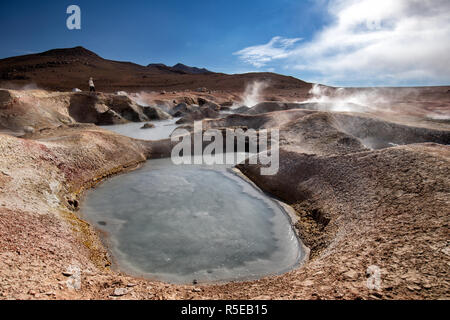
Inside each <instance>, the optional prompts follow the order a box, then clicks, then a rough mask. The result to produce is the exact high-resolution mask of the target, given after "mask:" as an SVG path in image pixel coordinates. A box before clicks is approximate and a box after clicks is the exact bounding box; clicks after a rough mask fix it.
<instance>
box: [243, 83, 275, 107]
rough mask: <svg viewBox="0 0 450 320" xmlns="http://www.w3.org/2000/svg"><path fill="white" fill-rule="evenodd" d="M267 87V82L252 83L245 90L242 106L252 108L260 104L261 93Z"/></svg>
mask: <svg viewBox="0 0 450 320" xmlns="http://www.w3.org/2000/svg"><path fill="white" fill-rule="evenodd" d="M268 86H269V84H268V82H267V81H254V82H252V83H250V84H248V85H247V86H246V88H245V91H244V95H243V97H242V105H244V106H247V107H250V108H251V107H253V106H255V105H257V104H258V103H260V102H261V100H262V92H263V91H264V89H266V88H267V87H268Z"/></svg>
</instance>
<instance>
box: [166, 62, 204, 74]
mask: <svg viewBox="0 0 450 320" xmlns="http://www.w3.org/2000/svg"><path fill="white" fill-rule="evenodd" d="M172 69H175V70H179V71H183V72H186V73H190V74H206V73H212V72H211V71H209V70H207V69H205V68H202V69H200V68H196V67H189V66H187V65H184V64H182V63H177V64H176V65H174V66H173V67H172Z"/></svg>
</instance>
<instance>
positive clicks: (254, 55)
mask: <svg viewBox="0 0 450 320" xmlns="http://www.w3.org/2000/svg"><path fill="white" fill-rule="evenodd" d="M300 40H301V38H293V39H287V38H282V37H273V38H272V39H271V40H270V41H269V42H268V43H266V44H263V45H259V46H253V47H248V48H245V49H242V50H240V51H238V52H235V53H233V54H234V55H238V56H239V57H240V59H242V60H243V61H245V62H247V63H249V64H252V65H253V66H255V67H257V68H260V67H263V66H265V65H266V64H267V63H268V62H270V61H272V60H275V59H283V58H287V57H288V54H289V53H290V51H289V49H291V48H292V47H293V45H294V44H295V43H296V42H298V41H300Z"/></svg>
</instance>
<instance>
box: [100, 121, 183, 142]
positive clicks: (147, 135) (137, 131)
mask: <svg viewBox="0 0 450 320" xmlns="http://www.w3.org/2000/svg"><path fill="white" fill-rule="evenodd" d="M178 119H179V118H173V119H169V120H159V121H148V122H150V123H153V124H154V125H155V128H150V129H141V127H142V126H143V125H144V124H145V122H131V123H126V124H115V125H109V126H101V127H102V128H103V129H107V130H111V131H114V132H115V133H118V134H121V135H123V136H127V137H131V138H134V139H142V140H162V139H167V138H170V134H171V133H172V131H173V130H175V129H176V127H178V125H177V124H175V122H177V120H178Z"/></svg>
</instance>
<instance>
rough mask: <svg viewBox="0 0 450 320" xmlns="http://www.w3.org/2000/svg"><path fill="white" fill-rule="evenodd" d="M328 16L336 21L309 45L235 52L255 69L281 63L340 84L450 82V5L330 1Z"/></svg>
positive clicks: (441, 1) (438, 0) (432, 0)
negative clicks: (351, 81) (348, 81)
mask: <svg viewBox="0 0 450 320" xmlns="http://www.w3.org/2000/svg"><path fill="white" fill-rule="evenodd" d="M328 13H329V14H330V15H331V16H332V18H333V19H332V21H333V22H332V23H331V24H330V25H328V26H326V27H324V28H323V29H322V30H321V31H320V32H319V33H318V34H316V35H315V36H314V38H313V39H312V40H311V41H308V42H304V43H301V44H297V41H298V40H297V41H292V40H296V39H284V38H281V37H275V38H273V39H272V40H271V41H270V42H269V43H267V44H265V45H261V46H253V47H249V48H246V49H243V50H241V51H239V52H237V53H236V54H238V55H239V56H240V58H241V59H242V60H244V61H247V62H248V63H251V64H253V65H254V66H257V67H260V66H263V65H266V64H267V63H268V62H271V61H273V60H275V59H283V62H284V64H285V65H289V67H290V68H294V69H297V70H303V71H308V72H309V73H312V74H314V76H316V77H321V78H326V79H329V80H330V81H332V82H337V83H339V82H342V81H347V80H348V79H349V78H350V79H351V80H353V81H359V82H360V83H371V84H373V83H380V84H383V83H384V84H387V83H388V84H401V83H403V82H411V81H415V82H418V83H425V82H434V83H439V82H440V83H448V82H449V81H450V1H448V0H395V1H392V0H361V1H355V0H331V1H329V5H328ZM274 39H275V40H274ZM282 43H287V44H288V45H286V46H280V45H279V44H282ZM276 45H278V46H276Z"/></svg>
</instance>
